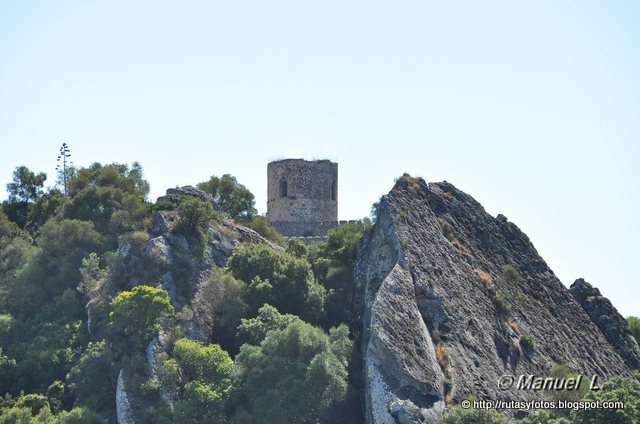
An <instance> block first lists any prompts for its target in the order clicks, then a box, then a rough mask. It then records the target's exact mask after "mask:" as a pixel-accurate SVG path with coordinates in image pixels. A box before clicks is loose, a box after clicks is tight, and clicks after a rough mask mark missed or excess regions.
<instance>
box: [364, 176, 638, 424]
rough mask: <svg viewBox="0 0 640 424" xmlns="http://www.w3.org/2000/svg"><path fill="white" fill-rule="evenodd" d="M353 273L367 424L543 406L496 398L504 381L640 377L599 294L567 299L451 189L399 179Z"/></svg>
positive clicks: (496, 222) (535, 260) (627, 341)
mask: <svg viewBox="0 0 640 424" xmlns="http://www.w3.org/2000/svg"><path fill="white" fill-rule="evenodd" d="M355 273H356V280H357V282H358V284H359V286H360V287H361V289H362V292H363V293H364V340H363V354H364V375H365V393H364V398H365V415H366V420H367V422H368V423H376V424H383V423H384V424H386V423H423V422H431V421H433V420H434V419H435V418H436V417H438V416H439V415H441V414H442V412H443V411H444V409H445V408H446V406H447V405H448V404H454V403H458V402H460V401H462V400H464V399H466V398H469V397H471V396H473V397H475V398H476V399H479V400H483V399H486V400H536V399H539V400H543V399H544V398H543V393H542V392H541V391H532V390H517V389H516V388H515V387H508V388H506V389H504V390H501V389H500V387H498V380H499V378H500V377H501V376H503V375H505V374H510V375H514V376H519V375H523V374H524V375H528V374H533V375H535V376H540V377H544V376H546V375H548V372H549V370H550V369H551V367H552V366H554V365H555V364H565V365H567V366H568V367H569V368H570V369H571V370H573V371H574V372H576V373H579V374H582V375H588V376H592V375H597V376H598V377H599V378H600V380H604V379H606V378H608V377H611V376H612V375H616V374H620V375H630V368H637V367H638V358H640V349H639V348H638V344H637V343H636V341H635V340H634V339H633V338H632V337H631V336H630V334H629V330H628V328H627V326H626V325H624V319H623V318H622V317H621V316H620V315H619V314H618V312H617V311H616V310H615V308H613V306H612V305H611V303H610V302H609V301H608V300H606V299H604V298H602V296H600V293H599V292H598V291H597V289H593V288H592V287H591V286H590V285H588V284H587V283H585V282H584V281H582V280H579V281H578V282H576V284H575V285H574V286H573V287H572V289H571V291H570V290H568V289H566V288H565V287H564V286H563V285H562V283H561V282H560V281H559V280H558V278H557V277H556V276H555V275H554V273H553V271H552V270H551V269H549V267H548V266H547V264H546V263H545V262H544V260H543V259H542V258H541V257H540V256H539V255H538V252H537V251H536V249H535V248H534V246H533V245H532V243H531V242H530V240H529V238H528V237H527V236H526V235H525V234H524V233H523V232H522V231H520V229H519V228H518V227H517V226H516V225H515V224H513V223H512V222H509V221H508V219H507V218H506V217H505V216H503V215H498V216H497V217H492V216H490V215H489V214H488V213H487V212H485V210H484V209H483V207H482V206H481V205H480V204H479V203H478V202H477V201H475V200H474V199H473V198H472V197H471V196H469V195H467V194H465V193H463V192H461V191H460V190H458V189H456V188H455V187H454V186H453V185H451V184H449V183H447V182H443V183H431V184H426V183H425V182H424V181H423V180H422V179H416V178H413V177H410V176H408V175H406V174H405V175H404V176H403V177H402V178H400V179H399V180H398V181H397V183H396V184H395V186H394V187H393V189H392V190H391V192H389V194H388V195H386V196H384V197H383V198H382V199H381V201H380V204H379V210H378V215H377V223H376V225H375V228H374V229H373V231H372V232H370V233H368V234H367V235H366V236H365V237H364V238H363V240H361V242H360V246H359V256H358V262H357V264H356V271H355ZM507 412H508V413H511V414H514V415H515V414H517V411H507Z"/></svg>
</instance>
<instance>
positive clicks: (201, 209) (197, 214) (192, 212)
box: [176, 196, 221, 236]
mask: <svg viewBox="0 0 640 424" xmlns="http://www.w3.org/2000/svg"><path fill="white" fill-rule="evenodd" d="M178 210H179V211H180V221H179V222H178V225H177V227H176V229H177V230H178V232H182V233H184V234H186V235H195V236H202V235H203V233H204V232H205V231H206V230H207V227H208V226H209V224H210V223H211V221H213V220H214V219H216V220H218V221H221V219H220V218H221V217H220V214H219V213H217V214H216V213H215V212H214V210H213V207H212V206H211V204H210V203H208V202H203V201H202V200H199V199H196V198H195V197H191V196H185V197H184V198H183V199H182V200H181V201H180V205H179V206H178Z"/></svg>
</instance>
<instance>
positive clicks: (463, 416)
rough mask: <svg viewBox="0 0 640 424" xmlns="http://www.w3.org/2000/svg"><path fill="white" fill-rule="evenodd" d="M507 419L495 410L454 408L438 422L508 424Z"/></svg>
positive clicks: (438, 423)
mask: <svg viewBox="0 0 640 424" xmlns="http://www.w3.org/2000/svg"><path fill="white" fill-rule="evenodd" d="M507 422H508V421H507V418H506V417H505V416H504V415H503V414H501V413H500V412H498V411H496V410H494V409H488V410H485V409H463V408H462V407H461V406H454V407H453V408H451V409H449V410H447V411H446V412H445V413H444V414H443V415H442V417H440V418H439V419H438V420H436V423H437V424H471V423H473V424H506V423H507Z"/></svg>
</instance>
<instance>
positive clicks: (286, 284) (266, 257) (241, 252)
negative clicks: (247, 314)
mask: <svg viewBox="0 0 640 424" xmlns="http://www.w3.org/2000/svg"><path fill="white" fill-rule="evenodd" d="M229 268H230V270H231V272H232V273H233V275H234V276H235V277H236V278H238V279H240V280H242V281H244V282H245V283H246V284H247V285H248V289H247V291H248V296H247V297H248V299H247V302H248V304H249V307H250V310H251V311H252V312H253V313H254V314H255V313H256V312H257V311H258V308H260V306H262V305H263V304H265V303H268V304H270V305H273V306H275V307H276V308H278V310H280V311H283V312H287V313H292V314H295V315H298V316H300V317H302V318H304V319H307V320H310V321H312V322H319V320H320V318H321V317H322V315H323V310H324V303H325V299H326V290H325V288H324V287H323V286H322V285H320V284H319V283H318V282H317V281H315V279H314V276H313V273H312V271H311V265H310V264H309V262H308V261H307V260H306V259H304V258H297V257H295V256H293V255H291V254H289V253H278V252H276V251H274V250H273V249H271V248H270V247H268V246H265V245H257V244H254V245H246V246H241V247H239V248H238V249H237V250H236V252H235V254H234V255H233V257H232V258H231V260H230V261H229Z"/></svg>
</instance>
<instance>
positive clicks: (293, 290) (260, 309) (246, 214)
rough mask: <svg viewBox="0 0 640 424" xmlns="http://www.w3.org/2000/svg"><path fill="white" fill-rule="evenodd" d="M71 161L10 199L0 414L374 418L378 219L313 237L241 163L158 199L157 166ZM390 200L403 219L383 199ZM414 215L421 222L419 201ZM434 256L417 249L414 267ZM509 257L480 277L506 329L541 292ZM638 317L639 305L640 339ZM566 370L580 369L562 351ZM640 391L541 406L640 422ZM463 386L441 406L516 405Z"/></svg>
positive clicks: (574, 416)
mask: <svg viewBox="0 0 640 424" xmlns="http://www.w3.org/2000/svg"><path fill="white" fill-rule="evenodd" d="M65 173H66V174H65V175H63V176H59V178H58V179H59V181H64V182H65V186H64V189H62V188H60V189H58V188H51V189H45V188H44V183H45V181H46V176H45V175H44V174H42V173H34V172H32V171H30V170H29V169H27V168H26V167H18V168H16V171H15V172H14V175H13V181H12V182H10V183H9V184H8V186H7V188H8V193H9V197H8V199H7V200H6V201H4V202H3V203H2V208H1V210H0V424H4V423H32V422H38V423H41V422H43V423H103V422H110V423H113V422H116V420H117V415H119V417H120V418H121V419H123V420H124V421H123V422H127V420H135V422H140V423H186V422H192V423H199V422H206V423H236V424H245V423H246V424H249V423H278V424H280V423H361V422H364V413H365V411H364V407H363V398H364V381H365V378H366V376H363V370H362V369H363V363H362V361H363V359H362V358H363V356H364V354H363V352H362V351H361V348H362V342H363V340H362V339H363V337H364V336H363V334H362V332H363V329H362V327H363V325H362V323H363V314H364V310H363V303H364V302H363V296H364V293H363V291H362V290H363V288H358V287H357V285H356V283H355V281H354V267H355V266H356V260H357V257H358V243H359V241H360V239H361V238H362V237H363V235H365V234H366V235H367V237H370V238H371V237H373V236H374V235H375V232H372V231H370V230H371V228H372V222H371V221H370V220H369V219H363V220H361V221H358V222H355V223H351V224H346V225H342V226H340V227H338V228H335V229H333V230H331V231H329V233H328V237H327V240H326V241H325V242H322V243H317V244H311V245H306V244H303V243H302V242H300V241H299V240H297V239H289V240H285V239H284V238H283V237H282V236H281V235H280V234H278V232H277V231H275V230H274V229H273V228H272V227H270V226H269V224H268V222H267V220H266V218H265V217H263V216H259V215H257V214H256V209H255V204H254V197H253V194H252V193H251V192H250V191H249V190H248V189H247V188H246V187H244V186H243V185H242V184H240V183H239V182H238V181H237V180H236V179H235V178H234V177H233V176H231V175H223V176H221V177H217V176H212V177H211V178H210V179H209V180H208V181H205V182H201V183H199V184H196V186H197V188H195V187H184V188H182V189H170V190H168V192H167V196H163V197H162V198H160V199H158V201H156V202H151V201H149V199H148V193H149V184H148V182H147V181H146V180H145V179H144V175H143V171H142V168H141V166H140V165H139V164H133V165H131V166H128V165H123V164H108V165H102V164H99V163H95V164H92V165H91V166H89V167H87V168H78V169H75V168H71V169H68V170H65ZM412 184H413V185H411V186H410V190H409V191H411V192H413V190H417V188H416V187H414V186H417V185H418V182H415V181H414V182H413V183H412ZM418 188H419V187H418ZM383 206H384V205H383ZM385 207H386V206H385ZM373 211H374V212H375V215H376V216H382V217H383V218H384V219H387V218H388V211H384V210H383V211H382V212H384V213H383V214H382V215H380V214H381V213H382V212H381V211H380V204H377V205H376V206H375V207H374V209H373ZM409 212H411V211H409ZM398 214H400V220H401V221H402V223H403V225H406V226H407V228H409V223H408V219H407V217H406V216H405V211H403V210H399V211H398ZM504 225H507V224H504ZM376 228H380V227H379V226H378V227H376ZM433 229H434V231H440V229H442V234H443V237H444V238H441V239H439V240H440V242H442V243H450V244H451V246H449V247H450V248H451V249H455V250H453V251H454V253H456V254H457V255H458V259H459V260H461V261H466V262H471V261H472V260H474V259H473V255H472V253H474V252H473V250H472V251H471V252H470V251H469V249H468V248H467V247H466V246H465V245H464V244H463V241H464V240H465V238H464V237H461V236H460V235H459V233H455V232H454V229H453V228H452V227H451V226H450V225H449V224H448V223H446V222H444V220H443V221H442V222H441V223H440V224H438V226H434V227H433ZM253 230H254V231H253ZM456 231H459V229H458V230H456ZM410 235H411V232H410V231H407V232H406V233H403V237H405V239H402V240H399V241H398V247H399V249H400V251H403V252H404V251H405V250H406V249H408V247H410V245H409V244H408V243H407V241H406V239H407V238H409V236H410ZM437 237H439V235H438V234H436V235H434V237H433V239H436V238H437ZM445 240H448V242H447V241H445ZM447 246H448V245H447ZM405 253H406V252H405ZM476 253H477V252H476ZM423 263H424V261H423V262H418V261H416V262H415V263H411V264H410V268H409V269H410V271H411V272H410V274H411V275H412V278H413V275H414V274H415V275H418V273H419V272H420V270H421V266H422V265H423ZM469 268H470V269H472V267H469ZM496 269H497V270H500V272H496V271H495V270H494V272H493V275H492V274H490V273H488V272H486V271H483V270H482V269H480V268H479V267H477V266H476V267H475V268H473V271H472V272H470V273H468V275H467V277H465V278H472V279H474V280H475V279H477V280H478V284H476V286H477V287H479V289H478V290H481V289H482V290H483V293H484V292H486V294H487V296H488V299H490V301H487V302H485V305H486V306H487V308H491V311H492V312H491V314H490V315H491V317H493V318H495V320H497V321H499V322H502V321H504V323H505V324H504V326H503V327H504V328H505V329H506V330H505V331H509V330H508V329H509V328H511V329H512V330H513V328H512V327H515V328H516V329H517V326H516V325H515V324H514V323H515V321H513V319H512V318H513V317H514V316H515V315H516V313H517V312H518V311H519V310H520V309H522V310H525V309H526V308H527V307H528V306H527V305H528V304H529V302H533V301H534V300H535V299H533V298H531V297H528V296H526V295H525V294H524V293H523V292H522V291H518V290H517V287H518V284H519V281H521V280H524V279H525V277H526V275H525V274H524V273H522V269H518V268H517V267H516V266H514V265H512V264H506V265H504V266H502V267H501V268H497V267H496ZM494 276H495V280H494ZM418 282H419V281H418ZM432 283H433V282H431V281H429V284H432ZM480 283H481V284H480ZM411 284H413V281H412V282H411ZM494 284H495V286H494ZM411 287H412V288H411V290H409V292H408V293H409V294H410V295H415V296H417V297H416V298H417V299H418V303H419V305H418V306H420V307H425V306H426V305H428V304H429V302H428V300H429V298H428V295H429V293H427V292H428V289H429V287H426V286H425V287H422V288H421V290H422V291H423V292H419V293H418V291H415V293H414V288H413V285H412V286H411ZM469 287H471V286H470V285H468V286H466V289H467V290H469ZM492 305H493V306H492ZM396 306H397V305H396ZM493 308H495V312H493ZM425 311H426V312H430V310H425ZM397 313H398V309H392V310H391V311H390V314H392V315H394V316H395V315H397ZM425 316H427V317H431V316H430V315H429V314H427V313H425ZM431 318H432V319H434V317H431ZM465 318H466V317H465ZM638 322H639V321H638V319H637V318H633V317H632V318H630V319H629V327H630V328H631V330H632V333H633V334H634V336H635V337H636V338H637V337H638V334H639V328H640V325H639V324H638ZM427 323H428V324H432V322H431V321H429V320H427ZM403 325H404V326H405V327H403V328H401V330H405V329H406V326H407V325H408V324H407V323H406V322H404V323H403ZM401 332H402V331H399V332H398V334H400V333H401ZM479 333H480V332H479ZM433 336H434V340H436V341H437V346H436V355H438V363H439V365H438V366H439V368H442V372H443V373H444V376H445V378H444V381H443V384H444V390H449V391H450V390H451V388H452V385H455V384H459V382H458V381H456V380H455V378H454V377H455V374H453V373H452V356H451V352H449V351H447V348H448V347H447V345H446V343H449V342H450V340H447V339H446V335H445V334H444V333H443V332H441V331H440V332H436V331H434V332H433ZM517 340H519V344H518V345H515V346H514V347H513V348H514V349H517V350H518V351H521V352H522V358H523V359H522V360H525V357H526V356H530V355H536V354H538V352H539V350H540V349H541V346H544V344H545V340H544V339H543V338H541V337H536V338H534V337H533V336H531V335H529V334H526V333H523V334H521V335H520V337H519V339H517ZM449 346H450V344H449ZM477 347H478V348H484V347H483V346H477ZM480 350H481V349H480ZM414 359H415V358H414ZM439 368H438V369H437V371H440V369H439ZM548 373H549V375H556V374H557V375H560V376H574V375H575V374H574V373H573V372H572V371H571V370H570V369H569V368H568V367H566V366H562V365H556V366H555V367H553V368H551V369H549V370H548ZM639 393H640V383H639V382H638V378H635V379H634V378H623V377H615V378H613V379H611V380H609V381H608V382H606V383H605V384H604V386H603V390H602V391H601V392H589V393H587V394H586V395H584V393H583V392H579V393H578V394H575V393H570V394H566V393H560V394H558V393H555V394H551V395H550V396H551V399H554V400H555V399H564V397H563V396H569V395H571V396H575V399H574V398H571V399H574V400H579V399H580V398H581V397H583V395H584V400H598V401H620V400H623V401H625V402H626V408H625V410H624V411H621V410H590V411H589V410H580V411H567V410H562V411H538V412H535V413H533V414H531V415H529V416H528V417H526V418H525V419H524V420H523V422H526V423H553V422H556V423H565V422H580V423H582V422H589V423H605V422H606V423H608V422H620V423H632V422H637V420H638V419H640V416H639V412H638V411H640V404H638V399H639V396H638V394H639ZM554 396H555V397H554ZM460 400H461V399H456V400H455V402H454V401H453V397H452V396H447V398H446V401H447V403H448V405H447V410H446V412H445V414H444V415H443V417H442V418H441V419H440V420H441V421H440V422H446V423H470V422H486V423H494V422H495V423H501V422H506V421H507V417H506V416H505V415H503V414H501V413H498V412H496V411H484V410H473V409H470V410H463V409H461V407H459V406H455V405H454V404H455V403H456V402H457V401H460ZM116 405H118V408H116Z"/></svg>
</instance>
